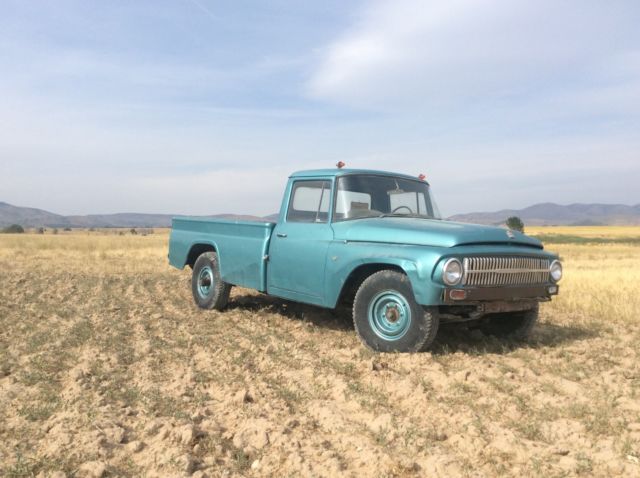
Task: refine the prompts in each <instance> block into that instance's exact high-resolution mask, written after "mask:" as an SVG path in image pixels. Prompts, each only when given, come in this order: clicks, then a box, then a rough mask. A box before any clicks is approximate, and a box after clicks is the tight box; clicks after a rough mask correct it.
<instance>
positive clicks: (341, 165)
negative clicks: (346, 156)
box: [336, 161, 346, 169]
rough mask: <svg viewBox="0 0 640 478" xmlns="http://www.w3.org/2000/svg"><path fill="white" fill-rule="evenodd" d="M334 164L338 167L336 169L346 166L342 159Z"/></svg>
mask: <svg viewBox="0 0 640 478" xmlns="http://www.w3.org/2000/svg"><path fill="white" fill-rule="evenodd" d="M336 166H337V167H338V169H342V168H344V167H345V166H346V164H344V162H342V161H338V164H336Z"/></svg>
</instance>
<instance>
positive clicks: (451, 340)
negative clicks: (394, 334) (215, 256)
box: [227, 294, 599, 355]
mask: <svg viewBox="0 0 640 478" xmlns="http://www.w3.org/2000/svg"><path fill="white" fill-rule="evenodd" d="M227 308H228V309H230V310H234V309H235V310H246V311H251V312H259V311H263V312H266V313H270V314H278V315H281V316H283V317H286V318H288V319H292V320H304V321H308V322H310V323H312V324H313V325H314V326H316V327H320V328H326V329H329V330H338V331H345V332H348V333H355V331H354V326H353V321H352V320H351V310H350V308H348V307H339V308H337V309H335V310H331V309H323V308H320V307H315V306H312V305H306V304H301V303H298V302H290V301H287V300H284V299H279V298H277V297H272V296H268V295H262V294H247V295H235V296H233V297H232V299H231V301H230V302H229V305H228V307H227ZM598 335H599V334H598V331H597V330H593V329H588V328H585V327H581V326H579V325H564V324H555V323H551V322H546V321H542V322H539V323H538V324H536V326H535V328H534V329H533V332H532V334H531V337H530V338H529V339H528V340H527V341H526V342H521V341H515V340H509V339H503V338H497V337H493V336H490V335H485V334H483V333H482V332H480V331H479V330H477V329H472V328H470V327H467V326H466V325H465V324H460V323H458V324H441V326H440V329H439V330H438V336H437V337H436V340H435V342H434V344H433V346H432V347H431V348H430V350H429V352H431V353H433V354H436V355H448V354H451V353H456V352H462V353H467V354H470V355H479V354H506V353H510V352H512V351H514V350H516V349H519V348H533V349H537V348H548V347H551V348H553V347H559V346H562V345H566V344H569V343H572V342H579V341H582V340H587V339H591V338H594V337H597V336H598Z"/></svg>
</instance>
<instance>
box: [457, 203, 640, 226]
mask: <svg viewBox="0 0 640 478" xmlns="http://www.w3.org/2000/svg"><path fill="white" fill-rule="evenodd" d="M510 216H518V217H520V219H522V220H523V221H524V223H525V224H527V225H530V226H552V225H557V226H596V225H603V226H634V225H640V204H636V205H635V206H626V205H624V204H569V205H567V206H563V205H560V204H554V203H541V204H535V205H533V206H529V207H527V208H524V209H503V210H501V211H496V212H471V213H468V214H457V215H455V216H452V217H450V218H449V219H451V220H453V221H460V222H472V223H477V224H494V225H499V224H503V223H504V222H505V220H506V219H507V218H508V217H510Z"/></svg>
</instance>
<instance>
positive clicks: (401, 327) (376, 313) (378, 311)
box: [368, 290, 411, 341]
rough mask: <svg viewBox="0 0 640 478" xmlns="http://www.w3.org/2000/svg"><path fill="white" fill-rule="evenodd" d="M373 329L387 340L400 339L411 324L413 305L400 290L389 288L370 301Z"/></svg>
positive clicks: (370, 322) (370, 317)
mask: <svg viewBox="0 0 640 478" xmlns="http://www.w3.org/2000/svg"><path fill="white" fill-rule="evenodd" d="M368 316H369V325H370V326H371V330H373V332H374V333H375V334H376V335H377V336H378V337H380V338H381V339H384V340H387V341H394V340H400V339H401V338H402V337H404V336H405V334H406V333H407V331H408V330H409V326H410V325H411V307H410V306H409V303H408V302H407V299H405V298H404V296H403V295H402V294H400V293H398V292H395V291H392V290H388V291H385V292H381V293H379V294H378V295H376V296H375V297H374V298H373V299H372V300H371V302H370V303H369V311H368Z"/></svg>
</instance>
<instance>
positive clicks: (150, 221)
mask: <svg viewBox="0 0 640 478" xmlns="http://www.w3.org/2000/svg"><path fill="white" fill-rule="evenodd" d="M509 216H518V217H520V218H521V219H522V220H523V221H524V223H525V224H526V225H530V226H545V225H558V226H587V225H617V226H622V225H640V204H636V205H635V206H626V205H624V204H569V205H566V206H563V205H560V204H554V203H541V204H535V205H533V206H530V207H527V208H524V209H503V210H501V211H495V212H472V213H468V214H456V215H454V216H451V217H450V218H449V219H451V220H453V221H460V222H471V223H477V224H493V225H500V224H503V223H504V221H505V220H506V219H507V218H508V217H509ZM172 217H173V215H172V214H141V213H118V214H89V215H86V216H63V215H60V214H55V213H52V212H49V211H45V210H42V209H35V208H29V207H19V206H13V205H11V204H7V203H4V202H0V227H6V226H8V225H10V224H20V225H21V226H23V227H59V228H63V227H72V228H73V227H82V228H90V227H169V226H171V218H172ZM203 217H211V218H219V219H237V220H260V221H276V220H277V218H278V215H277V214H270V215H268V216H265V217H258V216H250V215H238V214H215V215H210V216H203Z"/></svg>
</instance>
